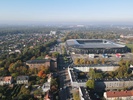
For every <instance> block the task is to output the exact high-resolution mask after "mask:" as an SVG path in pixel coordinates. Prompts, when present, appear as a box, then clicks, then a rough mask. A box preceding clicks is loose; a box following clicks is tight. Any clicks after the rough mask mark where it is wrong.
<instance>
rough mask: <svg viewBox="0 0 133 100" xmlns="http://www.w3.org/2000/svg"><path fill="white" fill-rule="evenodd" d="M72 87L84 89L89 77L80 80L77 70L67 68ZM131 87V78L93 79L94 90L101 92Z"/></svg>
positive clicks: (132, 78)
mask: <svg viewBox="0 0 133 100" xmlns="http://www.w3.org/2000/svg"><path fill="white" fill-rule="evenodd" d="M68 74H69V77H70V81H71V85H72V87H80V86H82V87H86V82H87V80H88V79H89V77H85V78H82V79H79V78H78V74H77V70H75V69H73V68H68ZM130 87H133V77H130V78H112V79H111V78H110V79H95V90H97V91H99V92H103V91H105V90H115V89H125V88H130Z"/></svg>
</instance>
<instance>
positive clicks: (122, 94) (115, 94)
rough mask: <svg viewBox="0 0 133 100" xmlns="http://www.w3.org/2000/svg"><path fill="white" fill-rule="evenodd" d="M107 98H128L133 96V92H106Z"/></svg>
mask: <svg viewBox="0 0 133 100" xmlns="http://www.w3.org/2000/svg"><path fill="white" fill-rule="evenodd" d="M106 95H107V98H111V97H127V96H133V90H131V91H127V90H126V91H108V92H106Z"/></svg>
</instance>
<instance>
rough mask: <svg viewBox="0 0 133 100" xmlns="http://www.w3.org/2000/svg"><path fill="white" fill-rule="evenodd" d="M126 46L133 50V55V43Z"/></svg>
mask: <svg viewBox="0 0 133 100" xmlns="http://www.w3.org/2000/svg"><path fill="white" fill-rule="evenodd" d="M126 46H127V47H128V48H130V49H131V52H132V53H133V43H131V44H126Z"/></svg>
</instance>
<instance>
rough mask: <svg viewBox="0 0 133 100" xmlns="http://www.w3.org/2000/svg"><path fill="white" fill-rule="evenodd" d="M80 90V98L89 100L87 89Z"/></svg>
mask: <svg viewBox="0 0 133 100" xmlns="http://www.w3.org/2000/svg"><path fill="white" fill-rule="evenodd" d="M80 89H81V92H82V97H83V98H84V100H91V98H90V96H89V93H88V91H87V89H86V88H85V87H80Z"/></svg>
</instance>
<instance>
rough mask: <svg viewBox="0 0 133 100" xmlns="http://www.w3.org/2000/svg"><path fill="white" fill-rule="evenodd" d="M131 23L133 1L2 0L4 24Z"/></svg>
mask: <svg viewBox="0 0 133 100" xmlns="http://www.w3.org/2000/svg"><path fill="white" fill-rule="evenodd" d="M36 22H38V23H39V22H40V23H65V22H73V23H74V22H76V23H78V22H88V23H89V22H129V23H133V0H0V23H36Z"/></svg>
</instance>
